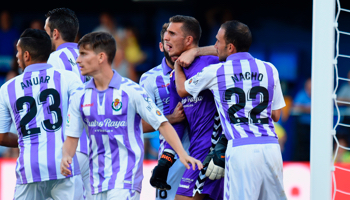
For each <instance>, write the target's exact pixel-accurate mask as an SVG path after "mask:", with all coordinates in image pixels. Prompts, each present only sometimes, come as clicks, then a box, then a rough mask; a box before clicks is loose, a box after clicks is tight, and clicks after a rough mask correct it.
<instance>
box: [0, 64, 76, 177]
mask: <svg viewBox="0 0 350 200" xmlns="http://www.w3.org/2000/svg"><path fill="white" fill-rule="evenodd" d="M81 85H82V82H81V81H80V79H79V78H78V77H77V76H76V75H75V74H74V73H72V72H69V71H66V70H59V69H54V68H53V67H52V66H51V65H50V64H46V63H40V64H33V65H29V66H27V67H26V68H25V70H24V73H23V74H21V75H19V76H17V77H15V78H13V79H11V80H9V81H7V82H6V83H5V84H4V85H3V86H2V87H1V89H0V116H1V119H0V133H6V132H8V131H9V130H10V126H11V122H14V123H15V125H16V129H17V132H18V144H19V145H18V146H19V150H20V153H19V157H18V159H17V166H16V176H17V184H28V183H32V182H39V181H46V180H56V179H62V178H66V177H65V176H63V175H62V174H61V173H60V163H61V159H62V145H63V142H64V140H65V135H64V130H65V125H66V119H67V110H68V100H69V97H70V96H71V95H72V93H73V91H75V89H77V88H78V87H79V86H81ZM71 168H72V175H78V174H80V169H79V164H78V160H77V158H76V157H75V156H74V158H73V162H72V165H71Z"/></svg>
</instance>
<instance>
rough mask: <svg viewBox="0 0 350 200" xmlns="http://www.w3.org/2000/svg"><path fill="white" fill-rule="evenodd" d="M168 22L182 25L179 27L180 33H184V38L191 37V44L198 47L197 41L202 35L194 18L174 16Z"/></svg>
mask: <svg viewBox="0 0 350 200" xmlns="http://www.w3.org/2000/svg"><path fill="white" fill-rule="evenodd" d="M169 22H172V23H183V24H182V27H181V29H182V31H183V32H184V33H185V35H186V36H188V35H190V36H192V37H193V43H194V44H197V45H198V43H199V39H200V38H201V35H202V29H201V26H200V25H199V22H198V21H197V20H196V19H195V18H194V17H190V16H184V15H175V16H173V17H171V18H170V19H169Z"/></svg>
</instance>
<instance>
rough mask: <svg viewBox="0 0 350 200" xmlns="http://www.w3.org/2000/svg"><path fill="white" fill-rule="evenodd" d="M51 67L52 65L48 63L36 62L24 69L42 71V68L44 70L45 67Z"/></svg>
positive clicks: (25, 70) (26, 70)
mask: <svg viewBox="0 0 350 200" xmlns="http://www.w3.org/2000/svg"><path fill="white" fill-rule="evenodd" d="M51 67H52V65H50V64H47V63H35V64H31V65H28V66H27V67H26V68H25V69H24V72H34V71H40V70H44V69H49V68H51Z"/></svg>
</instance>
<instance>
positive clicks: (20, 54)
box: [16, 40, 26, 70]
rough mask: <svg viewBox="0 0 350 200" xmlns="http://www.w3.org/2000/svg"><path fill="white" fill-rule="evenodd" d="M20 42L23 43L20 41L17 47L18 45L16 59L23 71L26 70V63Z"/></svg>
mask: <svg viewBox="0 0 350 200" xmlns="http://www.w3.org/2000/svg"><path fill="white" fill-rule="evenodd" d="M20 42H21V40H18V42H17V45H16V48H17V54H16V58H17V63H18V66H19V67H20V68H21V69H22V70H24V68H25V67H26V66H25V63H24V57H23V51H22V48H21V47H20V46H19V44H20Z"/></svg>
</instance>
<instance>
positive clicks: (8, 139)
mask: <svg viewBox="0 0 350 200" xmlns="http://www.w3.org/2000/svg"><path fill="white" fill-rule="evenodd" d="M0 145H1V146H5V147H18V135H17V134H15V133H11V132H6V133H0Z"/></svg>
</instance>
